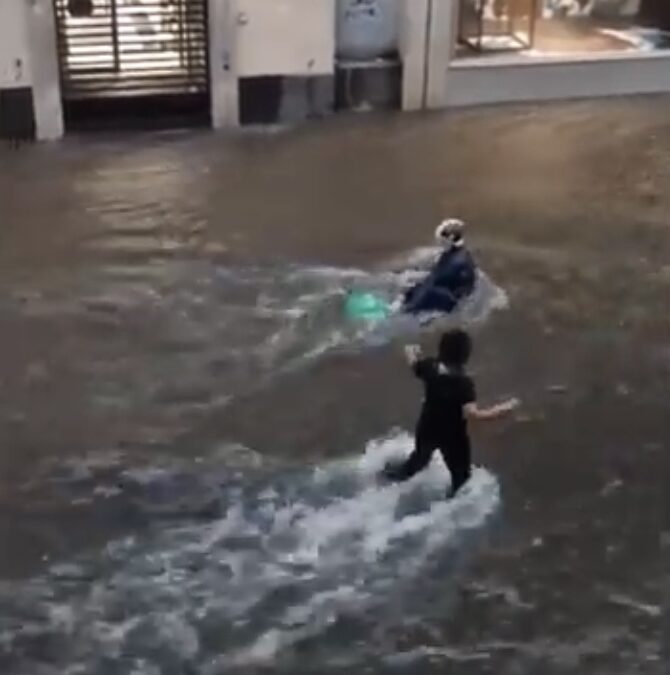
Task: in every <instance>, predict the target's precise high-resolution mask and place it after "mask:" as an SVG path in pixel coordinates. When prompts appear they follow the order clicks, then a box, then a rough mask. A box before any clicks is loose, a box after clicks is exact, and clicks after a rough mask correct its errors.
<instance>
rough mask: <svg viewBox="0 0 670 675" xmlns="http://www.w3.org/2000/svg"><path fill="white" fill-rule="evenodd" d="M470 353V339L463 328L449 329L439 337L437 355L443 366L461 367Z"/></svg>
mask: <svg viewBox="0 0 670 675" xmlns="http://www.w3.org/2000/svg"><path fill="white" fill-rule="evenodd" d="M471 354H472V339H471V338H470V336H469V335H468V334H467V333H466V332H465V331H464V330H461V329H458V328H457V329H454V330H449V331H447V332H446V333H445V334H444V335H443V336H442V337H441V338H440V345H439V347H438V356H439V359H440V361H441V362H442V363H444V365H445V366H447V367H450V368H463V367H464V366H465V364H466V363H467V362H468V361H469V360H470V355H471Z"/></svg>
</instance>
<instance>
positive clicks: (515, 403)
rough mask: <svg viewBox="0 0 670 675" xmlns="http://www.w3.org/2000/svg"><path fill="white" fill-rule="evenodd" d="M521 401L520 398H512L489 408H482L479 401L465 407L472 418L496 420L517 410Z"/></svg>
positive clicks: (467, 414)
mask: <svg viewBox="0 0 670 675" xmlns="http://www.w3.org/2000/svg"><path fill="white" fill-rule="evenodd" d="M519 405H521V402H520V401H519V399H518V398H511V399H509V400H508V401H504V402H503V403H498V404H497V405H493V406H490V407H488V408H480V407H479V406H478V405H477V403H468V404H467V405H466V406H465V407H464V410H465V414H466V416H467V417H468V419H471V420H494V419H498V418H499V417H503V416H504V415H507V414H509V413H511V412H513V411H514V410H516V409H517V408H518V407H519Z"/></svg>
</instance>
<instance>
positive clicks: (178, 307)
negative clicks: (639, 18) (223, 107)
mask: <svg viewBox="0 0 670 675" xmlns="http://www.w3.org/2000/svg"><path fill="white" fill-rule="evenodd" d="M668 103H669V101H668V100H667V99H646V100H638V101H625V100H624V101H616V102H613V101H606V102H601V103H579V104H571V105H564V106H552V107H524V108H507V109H501V110H486V111H481V112H463V113H459V114H450V115H434V116H419V117H414V116H408V117H400V116H398V117H390V118H380V117H366V118H355V119H347V118H342V119H339V120H336V121H333V122H327V123H321V124H318V125H314V126H312V127H309V128H306V129H303V130H300V131H291V130H267V131H262V132H259V131H253V132H247V133H243V134H240V135H233V136H231V135H226V134H221V135H217V134H214V133H204V132H198V133H192V132H180V133H169V134H156V135H118V136H104V137H100V136H96V137H93V136H92V137H73V138H69V139H68V140H66V141H65V142H63V143H60V144H56V145H42V146H35V147H28V148H23V149H21V150H20V151H18V152H14V151H9V150H6V149H0V291H1V292H0V335H1V339H2V342H1V343H0V344H1V345H2V348H1V349H0V535H1V536H2V539H3V546H2V548H1V549H0V550H1V552H0V574H1V577H2V580H1V581H0V672H2V673H6V674H7V675H10V674H11V675H19V674H20V675H43V674H46V673H59V674H65V673H67V674H69V675H76V674H80V673H81V674H82V675H83V674H86V675H88V674H90V673H96V674H97V673H102V674H110V675H116V674H119V675H121V674H123V675H127V674H129V673H135V674H138V675H139V674H143V675H144V674H146V675H159V674H160V675H182V674H191V673H193V674H195V673H198V674H200V673H203V674H205V675H218V674H219V673H255V672H276V673H295V674H302V673H336V672H342V671H349V672H356V673H387V672H388V673H395V672H398V673H418V672H420V673H457V674H460V673H468V674H469V675H470V674H473V675H477V674H480V673H482V674H483V673H494V674H495V675H516V674H519V675H520V674H526V673H542V674H543V675H544V674H547V675H550V674H553V673H566V674H567V673H570V674H582V673H583V674H585V675H587V674H588V675H600V674H602V675H629V674H631V673H645V674H646V673H649V674H651V673H660V672H663V663H662V660H661V659H662V656H661V642H662V639H661V636H662V628H663V594H664V589H665V587H666V581H667V569H668V560H667V551H665V552H664V550H663V548H662V545H661V544H662V542H663V540H664V538H663V533H664V532H667V531H670V525H669V524H668V521H667V514H668V502H667V500H666V498H665V496H664V493H665V491H666V486H667V481H668V475H670V473H669V471H668V469H669V468H670V460H669V457H668V449H669V448H668V442H669V440H670V422H669V417H668V375H669V371H670V319H669V317H670V314H669V311H668V310H669V306H670V226H669V224H668V208H669V207H670V194H669V190H668V186H670V122H669V121H668V116H667V106H668ZM448 215H457V216H460V217H463V218H465V219H467V220H468V221H469V223H470V233H469V241H470V245H471V248H472V250H473V252H474V253H475V255H476V256H477V258H478V260H479V261H480V264H481V266H482V268H483V269H484V270H485V271H486V274H487V275H488V276H489V277H490V279H492V280H493V282H494V283H495V284H497V285H498V286H499V287H501V288H502V289H504V291H505V293H506V295H507V298H508V302H509V304H508V306H507V308H504V309H498V310H496V311H488V309H490V308H488V309H487V308H485V309H487V311H485V312H484V314H483V315H482V317H480V318H483V319H484V320H481V321H478V322H477V323H476V324H475V325H473V328H472V330H473V333H474V334H475V337H476V354H475V357H474V359H473V364H472V366H473V372H474V374H475V376H476V377H477V381H478V388H479V392H480V395H481V397H482V399H487V400H488V399H495V398H496V397H498V396H502V395H505V394H508V393H514V394H516V395H518V396H520V397H521V398H522V399H523V401H524V406H523V410H522V411H521V412H520V414H519V415H518V416H517V417H516V418H515V419H514V420H510V421H507V422H502V423H497V424H494V425H490V426H486V427H484V426H482V427H478V428H475V429H474V430H473V436H474V439H475V447H476V461H477V463H478V465H479V468H478V470H477V472H476V473H475V476H474V477H473V480H472V484H471V486H470V489H469V490H468V491H467V492H466V494H464V495H463V497H462V498H459V499H457V500H456V501H455V502H454V503H451V504H448V503H444V502H443V501H442V499H441V495H442V493H443V490H444V483H445V481H446V480H447V477H446V476H445V475H444V472H443V469H442V467H441V466H440V465H439V463H438V462H436V463H435V464H434V465H432V466H431V468H430V470H429V471H427V472H426V473H425V475H424V476H422V477H420V478H418V479H416V480H415V481H413V482H411V483H410V484H407V485H404V486H401V487H396V486H393V487H384V486H380V485H377V484H376V482H375V480H374V473H375V471H376V469H377V468H378V467H379V466H380V465H381V463H382V462H383V461H384V459H385V458H387V457H389V456H393V455H395V454H398V453H402V452H406V451H408V449H409V447H410V443H411V441H410V438H409V436H408V435H407V433H408V431H410V430H411V429H412V426H413V422H414V417H415V415H416V412H417V408H418V404H419V395H420V392H419V390H418V388H417V386H416V384H415V383H414V382H413V381H412V379H411V377H410V376H409V374H408V373H407V372H406V368H405V366H404V365H403V361H402V351H401V346H402V344H403V343H404V341H406V340H409V339H415V336H414V335H402V334H401V335H397V334H394V335H393V336H391V337H389V336H386V338H385V339H382V340H369V339H367V338H366V336H363V338H362V339H361V336H360V335H358V334H355V333H356V331H352V328H351V326H349V325H347V322H346V321H345V320H344V319H343V316H342V312H341V293H342V292H343V290H344V289H346V288H349V287H352V286H355V285H357V284H362V285H366V284H367V285H371V286H375V287H379V286H384V287H386V288H387V290H388V286H389V284H390V283H392V282H390V281H389V279H391V278H392V277H393V274H391V272H392V271H394V270H399V269H402V268H404V267H406V266H407V265H408V264H409V261H410V260H412V259H413V258H416V257H417V255H422V254H423V253H425V251H424V250H423V249H424V247H426V246H430V244H431V241H430V240H431V233H432V230H433V228H434V226H435V224H436V223H437V222H438V221H439V220H440V219H441V218H442V217H444V216H448ZM356 330H358V329H356ZM434 339H435V335H434V333H432V334H431V333H427V334H425V335H424V336H422V341H423V342H424V343H425V344H426V346H427V347H430V345H431V344H432V343H433V342H434ZM665 539H666V540H667V535H666V537H665Z"/></svg>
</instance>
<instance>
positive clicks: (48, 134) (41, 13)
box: [23, 0, 64, 140]
mask: <svg viewBox="0 0 670 675" xmlns="http://www.w3.org/2000/svg"><path fill="white" fill-rule="evenodd" d="M23 1H24V2H27V5H28V9H27V19H28V30H27V36H28V38H29V41H30V45H31V55H30V56H31V58H30V63H31V74H32V81H33V96H34V101H35V122H36V125H37V138H38V139H39V140H55V139H58V138H61V137H62V136H63V131H64V129H63V100H62V96H61V87H60V73H59V64H58V48H57V45H56V18H55V15H54V6H53V2H52V0H23Z"/></svg>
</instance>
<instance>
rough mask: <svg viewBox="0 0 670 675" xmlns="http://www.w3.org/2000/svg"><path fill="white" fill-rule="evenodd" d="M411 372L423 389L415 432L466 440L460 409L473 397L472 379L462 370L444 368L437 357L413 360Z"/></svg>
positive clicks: (466, 433) (440, 438)
mask: <svg viewBox="0 0 670 675" xmlns="http://www.w3.org/2000/svg"><path fill="white" fill-rule="evenodd" d="M414 373H415V374H416V376H417V377H418V378H419V379H420V380H422V381H423V383H424V388H425V398H424V402H423V408H422V410H421V416H420V418H419V431H420V432H421V433H423V434H426V435H428V436H430V437H431V438H434V439H435V440H443V441H453V442H456V441H459V440H467V436H468V429H467V422H466V419H465V414H464V412H463V408H464V406H466V405H467V404H468V403H473V402H474V401H475V400H476V392H475V385H474V382H473V381H472V380H471V379H470V378H469V377H468V376H467V375H466V374H465V373H464V372H462V371H453V370H447V368H446V367H445V366H444V365H442V364H441V363H440V362H439V361H438V360H437V359H430V358H427V359H421V360H419V361H417V363H416V364H415V366H414Z"/></svg>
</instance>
